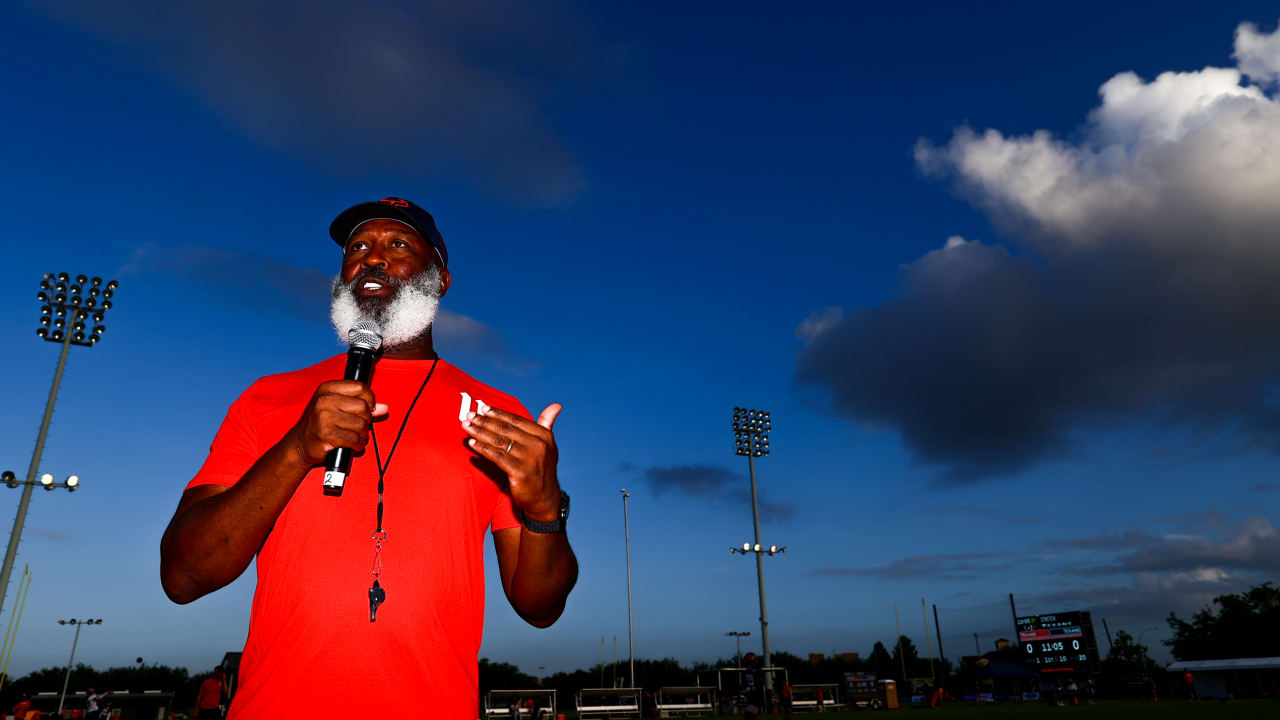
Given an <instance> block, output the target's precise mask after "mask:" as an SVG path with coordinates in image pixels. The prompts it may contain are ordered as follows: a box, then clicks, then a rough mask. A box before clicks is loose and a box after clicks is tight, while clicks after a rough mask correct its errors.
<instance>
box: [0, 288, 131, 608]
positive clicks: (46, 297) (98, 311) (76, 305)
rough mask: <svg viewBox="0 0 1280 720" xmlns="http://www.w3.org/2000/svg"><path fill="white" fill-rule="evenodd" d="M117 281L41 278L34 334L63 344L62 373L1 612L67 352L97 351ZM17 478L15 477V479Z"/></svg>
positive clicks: (23, 509) (1, 596) (3, 581)
mask: <svg viewBox="0 0 1280 720" xmlns="http://www.w3.org/2000/svg"><path fill="white" fill-rule="evenodd" d="M117 287H119V283H117V282H116V281H115V280H112V281H110V282H108V283H106V285H103V283H102V278H98V277H95V278H93V279H90V278H88V277H85V276H84V275H78V276H76V278H75V282H72V277H71V276H70V275H68V274H67V273H57V274H56V275H55V274H54V273H47V274H45V276H44V278H43V279H41V280H40V292H39V293H37V294H36V299H37V300H39V301H40V327H39V328H37V329H36V335H38V336H39V337H40V339H41V340H47V341H49V342H55V343H58V344H59V345H61V346H62V353H61V354H60V355H58V369H57V370H55V371H54V373H53V387H52V388H50V389H49V401H48V402H46V403H45V406H44V418H43V419H41V421H40V432H39V433H37V434H36V449H35V452H33V453H31V464H30V465H29V466H28V467H27V479H26V480H25V481H23V482H22V483H20V484H21V485H22V486H23V487H22V499H21V500H19V501H18V513H17V515H15V516H14V518H13V531H12V532H10V533H9V548H8V549H7V550H6V551H5V553H4V565H3V566H0V611H3V610H4V600H5V595H6V593H7V592H8V590H9V575H10V574H12V573H13V561H14V558H15V557H16V556H17V554H18V542H19V541H21V540H22V524H23V523H24V522H26V519H27V506H29V505H30V504H31V490H32V488H34V487H35V486H36V476H37V474H38V472H39V467H40V456H41V455H42V454H43V453H44V441H45V438H46V437H48V435H49V421H51V420H52V419H53V404H54V402H56V401H57V399H58V385H59V384H60V383H61V382H62V371H63V369H64V368H66V366H67V352H68V351H69V350H71V346H72V345H79V346H81V347H93V346H94V345H96V344H98V341H99V340H101V339H102V333H103V332H105V331H106V329H107V328H106V326H104V325H103V324H102V322H103V320H105V319H106V314H107V311H108V310H110V309H111V296H112V295H114V294H115V291H116V288H117ZM90 319H92V320H93V330H92V331H90V332H85V328H86V327H87V321H88V320H90ZM44 477H47V478H49V482H44V481H43V478H41V482H40V483H39V484H40V485H41V486H43V487H45V488H46V489H49V490H52V489H53V488H54V487H65V488H67V489H68V490H74V489H75V488H76V487H77V486H78V485H79V483H80V478H79V477H77V476H75V475H72V476H70V477H68V478H67V480H66V483H65V484H55V483H53V482H52V481H53V476H52V475H49V474H48V473H45V475H44ZM13 480H14V481H16V480H17V478H16V477H14V478H13ZM4 481H5V483H6V484H8V485H9V487H16V484H14V483H13V482H11V481H10V479H9V477H8V474H7V473H6V475H5V477H4Z"/></svg>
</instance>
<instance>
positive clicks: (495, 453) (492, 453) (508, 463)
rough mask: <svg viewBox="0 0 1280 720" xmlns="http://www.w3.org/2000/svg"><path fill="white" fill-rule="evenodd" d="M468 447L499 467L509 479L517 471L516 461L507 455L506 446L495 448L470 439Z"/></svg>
mask: <svg viewBox="0 0 1280 720" xmlns="http://www.w3.org/2000/svg"><path fill="white" fill-rule="evenodd" d="M467 446H468V447H470V448H471V449H472V450H474V451H475V452H477V453H479V454H480V455H482V456H484V457H486V458H489V459H490V460H492V461H493V464H495V465H497V466H498V467H499V468H500V469H501V470H502V471H503V472H504V473H506V474H507V477H510V476H511V474H512V471H514V470H515V460H514V458H512V457H511V456H510V455H508V454H507V446H506V445H503V446H502V447H494V446H493V445H490V444H489V443H487V442H485V441H483V440H477V439H476V438H468V439H467Z"/></svg>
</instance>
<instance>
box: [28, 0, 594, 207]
mask: <svg viewBox="0 0 1280 720" xmlns="http://www.w3.org/2000/svg"><path fill="white" fill-rule="evenodd" d="M30 5H31V6H32V7H33V9H36V10H38V11H41V12H45V13H48V14H50V15H52V16H54V17H56V18H59V19H62V20H65V21H67V22H70V23H73V24H75V25H77V26H80V27H82V28H85V29H87V30H89V31H90V32H93V33H95V34H97V35H99V36H101V37H103V38H105V39H106V40H107V41H108V42H110V43H113V44H115V45H116V46H118V47H120V48H121V49H122V50H123V53H122V54H123V55H125V56H127V57H129V58H130V59H131V60H134V61H136V62H139V63H141V64H143V65H146V66H149V67H151V68H152V69H153V70H154V71H155V72H157V73H159V74H162V75H165V76H167V77H168V78H170V79H171V80H172V81H173V82H174V84H175V85H177V86H178V87H179V88H180V89H181V90H183V91H184V92H187V93H189V94H191V95H192V96H194V97H196V98H197V99H198V100H200V101H201V102H203V103H204V104H206V105H207V106H208V107H209V108H210V109H212V110H213V111H214V112H216V113H218V114H219V115H221V116H222V117H224V118H225V119H226V120H227V121H229V122H230V123H231V124H232V125H233V126H234V127H236V128H237V129H238V130H239V131H240V132H242V133H244V134H245V135H246V136H248V137H251V138H253V139H255V140H257V141H259V142H262V143H264V144H266V145H269V146H272V147H275V148H278V149H281V150H283V151H285V152H288V153H292V154H294V155H297V156H299V157H301V158H303V159H304V160H305V161H307V162H309V163H311V164H312V165H313V166H316V167H319V168H321V169H323V170H326V171H329V172H333V173H335V174H338V173H342V174H348V175H349V174H351V173H353V172H355V173H366V174H368V173H371V172H374V171H375V170H377V171H385V170H396V171H404V170H411V171H414V170H416V171H421V172H422V173H423V176H424V180H430V179H434V178H437V177H439V176H442V175H443V176H445V177H449V178H453V177H462V178H466V179H469V180H471V181H472V182H474V183H475V184H477V185H480V186H483V187H486V188H491V189H495V190H496V191H498V192H501V193H503V194H507V195H509V196H511V197H514V198H516V199H519V200H523V201H527V202H532V203H563V202H566V201H569V200H572V199H573V197H575V196H576V195H577V194H578V193H579V192H580V191H581V189H582V188H583V185H584V179H583V176H582V171H581V168H580V166H579V164H578V161H577V159H576V157H575V155H574V152H573V150H572V148H570V147H569V145H568V143H567V142H566V141H565V139H564V138H563V137H561V135H560V134H559V132H557V130H556V128H555V126H554V123H553V122H552V121H551V115H552V112H551V111H552V110H553V104H554V103H555V102H556V101H557V100H558V99H560V98H562V97H564V96H567V95H572V94H573V93H574V92H576V91H578V90H580V89H583V88H586V87H592V86H605V87H607V83H606V82H605V81H603V80H602V78H604V77H606V76H607V75H608V74H609V73H610V72H611V71H612V68H614V67H615V66H616V63H615V62H614V60H613V53H612V51H611V50H609V49H608V48H605V47H603V46H602V45H601V44H600V43H599V42H598V41H596V40H595V38H594V36H593V34H592V33H591V32H590V29H589V28H587V27H585V26H584V25H583V24H582V22H580V21H579V19H578V18H576V17H574V16H573V15H572V14H571V13H570V12H568V10H567V9H566V8H564V7H561V6H559V5H557V4H555V3H552V4H547V3H539V4H538V5H537V6H536V7H535V6H533V5H528V4H523V3H518V2H505V1H504V0H480V1H478V2H465V3H456V2H445V1H440V0H410V1H409V2H392V1H391V0H371V1H370V2H363V3H345V2H338V1H337V0H308V1H306V2H304V1H302V0H287V1H286V2H273V3H270V4H266V5H264V4H263V3H260V2H253V1H252V0H229V1H226V2H216V3H170V2H163V1H162V0H125V1H123V2H111V3H100V2H94V1H92V0H53V1H51V2H38V3H36V2H31V3H30Z"/></svg>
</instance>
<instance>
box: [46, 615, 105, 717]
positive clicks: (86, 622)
mask: <svg viewBox="0 0 1280 720" xmlns="http://www.w3.org/2000/svg"><path fill="white" fill-rule="evenodd" d="M58 624H59V625H75V626H76V636H75V638H74V639H73V640H72V641H71V659H70V660H67V674H66V675H64V676H63V678H62V696H61V697H59V698H58V713H57V714H58V717H62V705H63V703H65V702H66V700H67V682H68V681H70V680H71V667H72V666H73V665H75V662H76V643H78V642H80V626H82V625H101V624H102V618H98V619H96V620H93V619H90V620H77V619H75V618H71V619H70V620H59V621H58Z"/></svg>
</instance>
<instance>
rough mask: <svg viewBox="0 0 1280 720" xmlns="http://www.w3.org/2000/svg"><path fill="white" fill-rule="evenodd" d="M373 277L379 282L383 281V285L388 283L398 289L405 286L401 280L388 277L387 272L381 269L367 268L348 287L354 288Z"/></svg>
mask: <svg viewBox="0 0 1280 720" xmlns="http://www.w3.org/2000/svg"><path fill="white" fill-rule="evenodd" d="M371 277H372V278H377V279H378V280H381V281H382V282H383V283H386V284H387V285H395V286H397V287H398V286H400V285H403V284H404V283H402V282H400V281H399V280H397V279H395V278H393V277H391V276H390V275H388V274H387V273H386V271H384V270H382V269H381V268H376V267H369V268H365V269H364V270H361V271H360V274H359V275H356V276H355V279H353V280H352V281H351V282H350V283H348V285H353V286H354V285H355V284H356V283H358V282H360V281H361V280H365V279H368V278H371Z"/></svg>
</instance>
